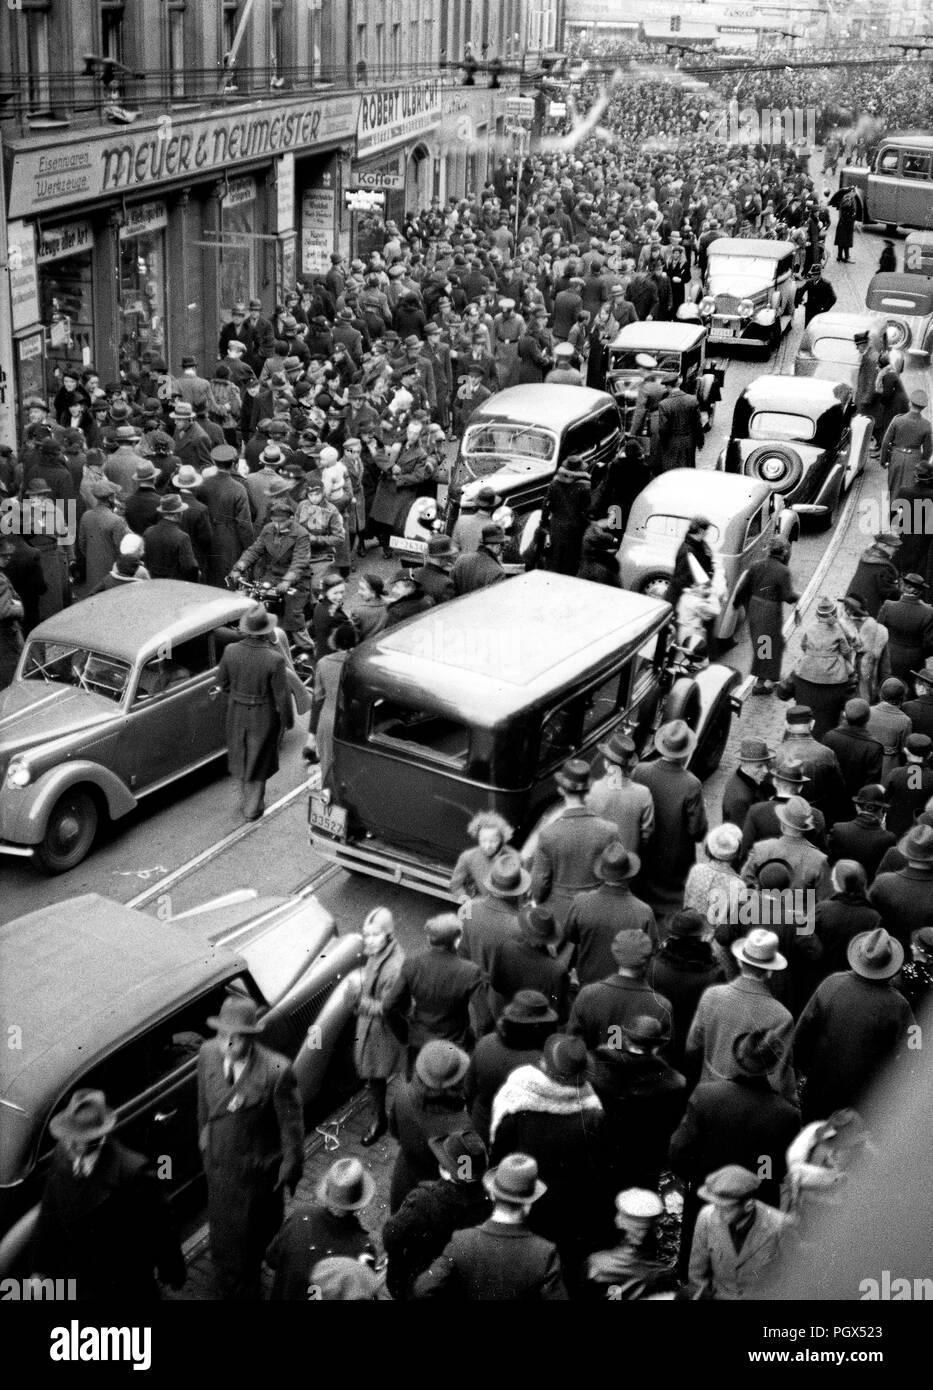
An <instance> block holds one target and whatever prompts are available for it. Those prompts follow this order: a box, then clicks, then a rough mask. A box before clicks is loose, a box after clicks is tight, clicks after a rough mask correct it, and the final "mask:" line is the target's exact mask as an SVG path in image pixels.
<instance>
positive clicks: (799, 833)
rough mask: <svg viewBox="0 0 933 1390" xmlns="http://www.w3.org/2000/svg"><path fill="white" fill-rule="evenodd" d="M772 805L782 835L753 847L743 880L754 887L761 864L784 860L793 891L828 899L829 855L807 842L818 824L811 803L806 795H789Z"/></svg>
mask: <svg viewBox="0 0 933 1390" xmlns="http://www.w3.org/2000/svg"><path fill="white" fill-rule="evenodd" d="M771 804H772V805H773V807H774V814H775V816H776V818H777V822H778V834H777V835H776V836H773V837H769V838H767V839H763V840H757V841H755V843H754V844H753V845H752V847H751V849H750V850H749V852H748V855H747V857H746V859H745V862H744V863H743V865H742V879H743V881H744V882H745V883H747V884H750V885H751V886H753V887H754V886H755V885H756V884H757V883H758V871H759V869H760V868H761V865H762V864H766V863H768V862H769V861H770V860H773V859H781V860H784V861H786V863H787V864H788V865H789V866H790V870H791V876H792V877H791V882H790V884H789V887H790V888H791V889H793V890H794V891H807V892H812V893H814V894H815V896H816V898H817V899H819V898H825V897H827V896H828V895H829V864H828V861H827V858H826V855H825V854H824V853H823V851H822V850H819V849H816V848H815V846H814V845H813V844H811V843H810V841H809V840H808V839H807V836H808V834H809V833H810V832H812V831H813V829H814V825H815V821H814V818H813V808H812V807H811V805H810V803H809V802H808V801H806V800H805V799H804V798H803V797H802V796H789V797H787V799H786V800H783V799H782V800H775V801H774V802H773V803H771Z"/></svg>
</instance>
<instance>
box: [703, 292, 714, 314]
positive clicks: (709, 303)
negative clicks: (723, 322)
mask: <svg viewBox="0 0 933 1390" xmlns="http://www.w3.org/2000/svg"><path fill="white" fill-rule="evenodd" d="M715 308H716V301H715V299H714V298H713V296H712V295H711V294H707V295H704V296H703V298H702V299H701V300H700V313H701V314H703V315H708V314H711V313H712V312H713V310H714V309H715Z"/></svg>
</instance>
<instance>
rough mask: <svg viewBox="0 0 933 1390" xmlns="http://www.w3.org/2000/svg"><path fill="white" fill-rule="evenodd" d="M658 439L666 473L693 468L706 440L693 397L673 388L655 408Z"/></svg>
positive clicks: (697, 406) (698, 409)
mask: <svg viewBox="0 0 933 1390" xmlns="http://www.w3.org/2000/svg"><path fill="white" fill-rule="evenodd" d="M658 436H659V443H660V448H661V468H662V469H663V471H664V472H665V473H667V472H668V471H669V470H670V469H671V468H695V467H696V451H697V449H702V447H703V442H704V439H705V437H706V436H705V435H704V433H703V422H702V420H701V419H700V406H699V403H698V401H697V398H696V396H691V395H690V394H689V393H688V392H686V391H682V390H681V389H680V387H679V386H675V387H674V389H673V390H672V391H671V392H670V393H669V394H668V395H667V396H666V397H665V398H664V400H663V401H662V402H661V404H660V405H659V406H658Z"/></svg>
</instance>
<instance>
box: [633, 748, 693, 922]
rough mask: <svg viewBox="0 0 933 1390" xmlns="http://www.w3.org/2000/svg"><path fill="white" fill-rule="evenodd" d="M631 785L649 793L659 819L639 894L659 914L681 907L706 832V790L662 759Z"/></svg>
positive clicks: (642, 767)
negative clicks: (659, 911) (665, 909)
mask: <svg viewBox="0 0 933 1390" xmlns="http://www.w3.org/2000/svg"><path fill="white" fill-rule="evenodd" d="M632 780H633V781H634V782H640V783H641V785H642V786H644V787H647V788H648V790H649V791H650V792H651V796H652V798H653V800H654V817H655V825H654V834H653V835H652V837H651V839H650V841H649V842H648V844H647V845H645V846H644V848H643V850H642V861H641V876H640V877H639V879H638V880H637V884H638V891H639V892H640V894H641V896H642V897H644V898H646V899H647V901H648V902H650V903H651V905H652V907H654V909H655V911H658V910H659V908H660V907H662V906H669V907H672V908H673V907H680V900H681V895H682V893H683V888H684V884H685V883H686V881H687V874H688V873H689V872H690V869H691V866H692V865H693V864H694V863H695V861H696V846H697V842H698V841H699V840H702V839H703V837H704V835H705V834H706V831H707V829H708V823H707V818H706V806H705V804H704V801H703V785H702V783H701V782H700V780H699V778H698V777H695V776H694V775H693V773H692V772H688V771H687V769H686V768H684V767H679V766H678V765H677V764H676V763H670V762H665V761H664V760H663V759H659V760H658V761H656V762H647V763H639V764H638V766H637V767H636V768H635V771H634V772H633V773H632Z"/></svg>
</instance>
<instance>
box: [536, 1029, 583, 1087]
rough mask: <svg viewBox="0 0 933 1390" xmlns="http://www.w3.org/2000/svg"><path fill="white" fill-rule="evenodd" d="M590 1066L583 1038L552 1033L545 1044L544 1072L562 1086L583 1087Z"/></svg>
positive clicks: (543, 1056) (542, 1062)
mask: <svg viewBox="0 0 933 1390" xmlns="http://www.w3.org/2000/svg"><path fill="white" fill-rule="evenodd" d="M588 1065H589V1053H588V1052H587V1050H586V1043H585V1042H584V1041H583V1039H582V1038H577V1037H573V1036H572V1035H568V1034H567V1033H552V1034H551V1036H550V1037H549V1038H548V1040H547V1042H546V1043H545V1044H544V1049H543V1052H542V1055H541V1067H542V1070H543V1071H545V1072H546V1073H547V1075H548V1076H549V1077H550V1078H551V1080H552V1081H556V1082H558V1084H559V1085H561V1086H582V1085H583V1083H584V1082H585V1081H586V1069H587V1066H588Z"/></svg>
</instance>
